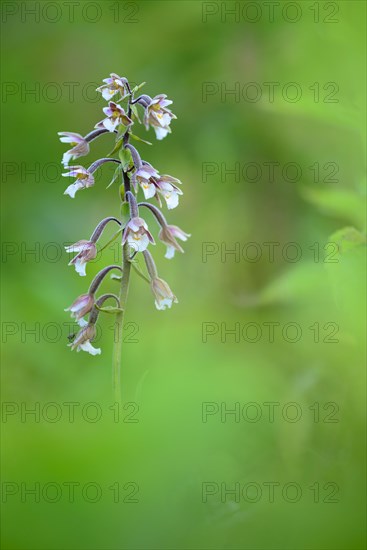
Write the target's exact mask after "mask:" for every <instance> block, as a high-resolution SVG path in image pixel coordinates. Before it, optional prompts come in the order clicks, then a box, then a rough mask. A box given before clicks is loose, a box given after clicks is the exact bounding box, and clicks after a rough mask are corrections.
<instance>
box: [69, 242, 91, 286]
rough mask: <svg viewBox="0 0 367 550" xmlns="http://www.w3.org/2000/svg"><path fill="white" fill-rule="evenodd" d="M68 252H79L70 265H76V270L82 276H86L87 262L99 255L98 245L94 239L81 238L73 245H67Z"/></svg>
mask: <svg viewBox="0 0 367 550" xmlns="http://www.w3.org/2000/svg"><path fill="white" fill-rule="evenodd" d="M65 250H66V252H77V255H76V256H75V257H74V258H73V259H72V260H71V261H70V262H69V264H68V265H74V266H75V271H76V272H77V273H79V275H81V276H83V277H84V276H85V275H86V273H85V268H86V263H87V262H90V261H91V260H94V258H95V257H96V256H97V247H96V245H95V243H94V242H92V241H85V240H81V241H78V242H76V243H74V244H72V245H71V246H65Z"/></svg>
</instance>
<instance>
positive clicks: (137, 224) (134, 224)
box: [128, 218, 147, 233]
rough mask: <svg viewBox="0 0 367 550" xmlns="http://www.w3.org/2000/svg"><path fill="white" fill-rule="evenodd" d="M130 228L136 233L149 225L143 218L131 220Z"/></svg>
mask: <svg viewBox="0 0 367 550" xmlns="http://www.w3.org/2000/svg"><path fill="white" fill-rule="evenodd" d="M128 226H129V228H130V229H131V231H134V232H135V233H136V232H137V231H139V229H140V228H141V227H144V228H146V227H147V224H146V223H145V221H144V220H143V219H142V218H131V220H130V221H129V223H128Z"/></svg>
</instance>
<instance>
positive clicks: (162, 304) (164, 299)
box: [150, 277, 178, 309]
mask: <svg viewBox="0 0 367 550" xmlns="http://www.w3.org/2000/svg"><path fill="white" fill-rule="evenodd" d="M150 286H151V289H152V292H153V294H154V297H155V307H156V308H157V309H166V307H168V308H170V307H171V306H172V304H173V303H175V304H177V303H178V300H177V298H176V296H175V295H174V294H173V292H172V290H171V289H170V287H169V286H168V284H167V283H166V281H164V280H163V279H160V278H159V277H156V278H154V279H152V281H151V284H150Z"/></svg>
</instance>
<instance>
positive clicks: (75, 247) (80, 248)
mask: <svg viewBox="0 0 367 550" xmlns="http://www.w3.org/2000/svg"><path fill="white" fill-rule="evenodd" d="M90 247H91V241H85V240H81V241H78V242H77V243H74V244H71V245H69V246H65V247H64V248H65V250H66V252H84V251H85V250H88V249H89V248H90Z"/></svg>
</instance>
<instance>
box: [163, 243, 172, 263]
mask: <svg viewBox="0 0 367 550" xmlns="http://www.w3.org/2000/svg"><path fill="white" fill-rule="evenodd" d="M174 255H175V249H174V247H173V246H169V245H168V246H167V251H166V254H165V255H164V257H165V258H167V259H168V260H171V259H172V258H173V257H174Z"/></svg>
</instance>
